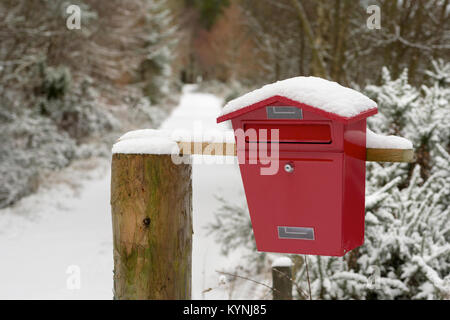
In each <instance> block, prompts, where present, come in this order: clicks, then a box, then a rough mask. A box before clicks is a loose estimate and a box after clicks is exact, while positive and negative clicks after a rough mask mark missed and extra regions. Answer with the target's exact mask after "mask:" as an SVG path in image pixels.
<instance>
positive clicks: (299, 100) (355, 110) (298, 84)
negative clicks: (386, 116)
mask: <svg viewBox="0 0 450 320" xmlns="http://www.w3.org/2000/svg"><path fill="white" fill-rule="evenodd" d="M271 98H273V99H274V100H273V102H274V101H276V100H278V101H281V102H283V103H288V104H290V105H294V106H297V107H300V108H305V109H310V110H311V111H314V112H316V113H320V114H322V115H324V116H326V117H328V118H331V119H335V120H340V121H344V122H347V121H350V120H358V119H362V118H365V117H368V116H370V115H373V114H375V113H377V105H376V103H375V101H373V100H371V99H369V98H368V97H366V96H365V95H363V94H362V93H360V92H358V91H356V90H353V89H350V88H347V87H344V86H341V85H340V84H338V83H336V82H333V81H328V80H325V79H322V78H317V77H295V78H290V79H286V80H282V81H277V82H275V83H271V84H267V85H265V86H263V87H262V88H259V89H257V90H254V91H252V92H249V93H247V94H245V95H243V96H241V97H239V98H237V99H234V100H232V101H230V102H228V103H227V104H226V105H225V107H224V108H223V109H222V113H221V115H220V117H219V118H217V122H222V121H225V120H229V119H231V118H234V117H237V116H239V115H241V114H244V113H247V112H250V111H253V110H256V109H258V108H260V107H263V106H265V105H267V103H269V102H272V101H269V100H270V99H271Z"/></svg>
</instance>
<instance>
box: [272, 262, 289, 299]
mask: <svg viewBox="0 0 450 320" xmlns="http://www.w3.org/2000/svg"><path fill="white" fill-rule="evenodd" d="M272 288H273V300H292V261H291V259H289V258H287V257H282V258H279V259H277V260H275V261H274V263H273V264H272Z"/></svg>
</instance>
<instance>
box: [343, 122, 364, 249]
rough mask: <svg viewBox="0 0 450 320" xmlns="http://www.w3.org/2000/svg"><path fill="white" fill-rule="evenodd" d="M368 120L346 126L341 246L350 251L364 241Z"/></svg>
mask: <svg viewBox="0 0 450 320" xmlns="http://www.w3.org/2000/svg"><path fill="white" fill-rule="evenodd" d="M365 182H366V120H361V121H359V122H356V123H352V124H349V125H346V126H345V127H344V187H343V192H344V193H343V199H344V201H343V208H342V233H343V235H342V241H343V243H342V247H343V248H344V250H345V252H348V251H350V250H352V249H354V248H356V247H359V246H361V245H362V244H363V243H364V214H365Z"/></svg>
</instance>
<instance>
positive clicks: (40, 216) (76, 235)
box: [0, 159, 113, 299]
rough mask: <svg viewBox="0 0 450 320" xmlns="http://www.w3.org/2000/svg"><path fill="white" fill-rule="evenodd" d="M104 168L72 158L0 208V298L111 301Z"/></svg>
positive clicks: (96, 161) (107, 166) (92, 161)
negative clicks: (73, 281) (74, 280)
mask: <svg viewBox="0 0 450 320" xmlns="http://www.w3.org/2000/svg"><path fill="white" fill-rule="evenodd" d="M109 172H110V162H109V161H108V160H105V159H89V160H83V161H77V162H74V163H73V164H72V165H71V166H69V167H68V168H65V169H63V170H62V171H59V172H55V173H52V174H51V175H49V176H48V177H47V179H46V182H44V183H43V184H42V185H41V187H40V188H39V190H38V192H37V193H35V194H33V195H30V196H28V197H25V198H23V199H22V200H20V201H19V202H18V203H17V204H16V205H15V206H13V207H8V208H5V209H2V210H0V252H2V258H1V263H0V284H1V285H0V299H112V297H113V292H112V285H113V273H112V270H113V257H112V252H113V249H112V248H113V244H112V225H111V215H110V206H109V184H110V177H109ZM76 269H78V270H79V271H80V287H79V288H71V287H69V286H67V282H68V281H69V280H70V277H71V274H70V271H72V272H73V270H76ZM72 275H74V274H73V273H72Z"/></svg>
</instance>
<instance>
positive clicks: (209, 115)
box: [161, 86, 243, 299]
mask: <svg viewBox="0 0 450 320" xmlns="http://www.w3.org/2000/svg"><path fill="white" fill-rule="evenodd" d="M192 89H193V88H192V87H190V86H187V87H185V91H184V95H183V97H182V99H181V101H180V105H179V106H178V108H177V109H175V110H174V112H173V113H172V115H171V116H170V117H169V118H168V119H167V120H166V121H165V122H164V123H163V124H162V126H161V128H162V129H167V130H175V129H186V130H187V131H190V132H196V131H197V130H200V129H202V130H203V132H205V133H207V132H208V131H210V130H212V131H217V130H226V129H227V127H225V126H224V125H217V123H216V117H217V116H218V114H219V113H220V109H221V104H222V100H220V99H219V98H217V97H216V96H214V95H210V94H205V93H195V92H192V91H191V90H192ZM202 159H203V160H206V161H202ZM220 162H222V164H221V163H220ZM193 163H194V164H193V177H192V178H193V208H194V212H193V218H194V221H193V224H194V239H193V253H192V254H193V263H192V298H193V299H226V298H227V294H226V292H225V290H222V289H217V290H213V291H210V292H207V293H205V294H202V291H203V290H205V289H208V288H217V287H218V285H219V274H218V273H217V272H216V270H222V269H224V268H226V267H227V266H229V265H232V264H233V262H234V261H235V260H234V259H233V258H234V256H233V257H225V256H223V255H221V254H220V247H219V246H218V244H217V243H216V242H215V241H214V238H213V236H207V235H206V232H205V230H204V226H205V225H206V224H208V223H209V222H212V221H214V211H215V210H216V209H217V208H218V205H219V204H218V201H217V199H216V198H215V196H216V195H221V196H223V197H225V198H228V199H233V198H235V197H238V199H240V197H239V193H240V192H241V190H243V187H242V181H241V176H240V173H239V168H238V166H237V165H236V164H235V165H233V164H225V161H224V159H223V158H222V159H221V158H218V157H215V158H214V159H211V158H208V157H201V156H196V157H195V158H194V161H193Z"/></svg>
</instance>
